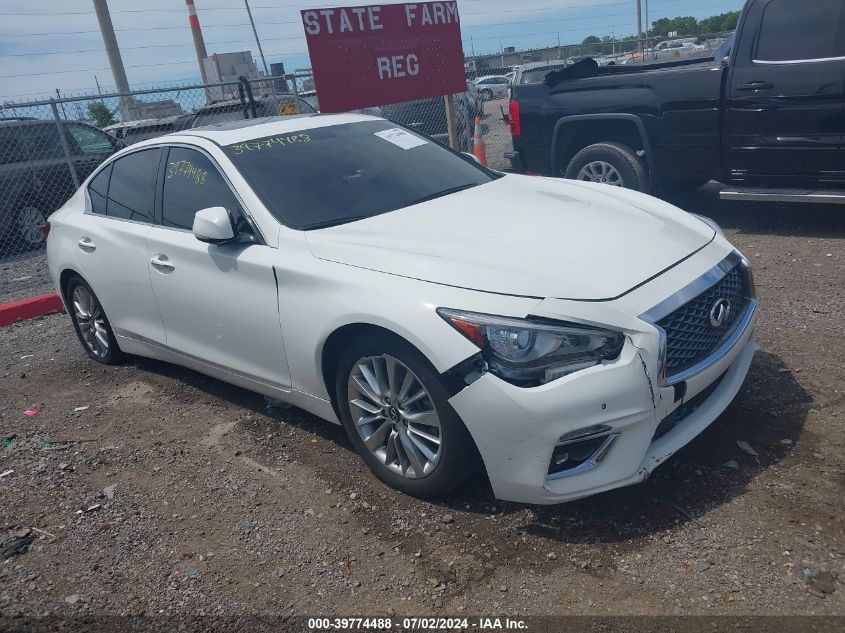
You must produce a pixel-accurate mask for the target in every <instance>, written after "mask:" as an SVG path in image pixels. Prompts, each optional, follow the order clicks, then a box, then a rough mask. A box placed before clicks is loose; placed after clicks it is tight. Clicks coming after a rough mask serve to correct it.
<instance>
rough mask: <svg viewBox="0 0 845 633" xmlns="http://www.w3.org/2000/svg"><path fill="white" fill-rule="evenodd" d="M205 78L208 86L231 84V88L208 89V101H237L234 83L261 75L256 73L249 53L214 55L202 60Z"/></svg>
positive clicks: (253, 61) (256, 68) (255, 67)
mask: <svg viewBox="0 0 845 633" xmlns="http://www.w3.org/2000/svg"><path fill="white" fill-rule="evenodd" d="M202 64H203V68H204V69H205V76H206V78H207V80H208V83H210V84H217V83H227V82H228V83H232V84H233V85H231V86H216V87H213V88H208V95H209V99H212V100H214V101H223V100H224V99H237V98H238V88H237V86H236V85H234V84H235V83H237V81H238V77H246V78H247V79H260V78H261V77H262V76H263V75H262V74H261V73H260V72H259V71H258V67H257V66H256V65H255V60H253V59H252V52H251V51H239V52H236V53H214V54H213V55H209V56H208V57H206V58H205V59H203V60H202Z"/></svg>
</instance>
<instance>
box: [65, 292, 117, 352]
mask: <svg viewBox="0 0 845 633" xmlns="http://www.w3.org/2000/svg"><path fill="white" fill-rule="evenodd" d="M65 297H66V298H67V303H68V311H69V312H70V318H71V320H72V321H73V329H74V330H76V335H77V336H78V337H79V342H80V343H82V347H83V349H84V350H85V353H86V354H88V356H89V357H91V358H92V359H93V360H95V361H97V362H98V363H103V364H104V365H116V364H117V363H119V362H120V361H121V360H122V359H123V352H121V351H120V347H118V345H117V339H116V338H115V336H114V332H113V331H112V328H111V324H110V323H109V319H108V317H107V316H106V313H105V311H104V310H103V306H101V305H100V300H99V299H97V295H95V294H94V291H93V290H92V289H91V286H89V285H88V284H87V283H85V281H84V280H83V279H82V278H81V277H77V276H75V277H71V279H70V281H68V284H67V290H66V291H65Z"/></svg>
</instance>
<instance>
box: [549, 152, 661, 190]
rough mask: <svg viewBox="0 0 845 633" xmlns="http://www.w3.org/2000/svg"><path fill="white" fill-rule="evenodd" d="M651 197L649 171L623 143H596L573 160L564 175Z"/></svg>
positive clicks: (572, 178) (576, 155)
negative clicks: (622, 188)
mask: <svg viewBox="0 0 845 633" xmlns="http://www.w3.org/2000/svg"><path fill="white" fill-rule="evenodd" d="M563 177H564V178H569V179H571V180H583V181H587V182H597V183H601V184H605V185H611V186H616V187H624V188H625V189H633V190H634V191H642V192H643V193H648V190H649V179H648V170H647V169H646V166H645V165H644V164H643V161H642V160H641V159H640V158H639V157H638V156H637V154H636V152H634V150H632V149H631V148H630V147H628V146H626V145H622V144H621V143H596V144H595V145H590V146H588V147H585V148H584V149H582V150H581V151H580V152H578V153H577V154H575V156H573V157H572V160H571V161H569V165H567V167H566V170H565V172H564V175H563Z"/></svg>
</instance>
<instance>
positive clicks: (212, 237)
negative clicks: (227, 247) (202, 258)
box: [193, 207, 235, 244]
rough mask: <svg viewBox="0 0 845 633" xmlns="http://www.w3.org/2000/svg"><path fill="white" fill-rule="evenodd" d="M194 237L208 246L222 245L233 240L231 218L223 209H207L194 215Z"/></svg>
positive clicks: (233, 232) (233, 230)
mask: <svg viewBox="0 0 845 633" xmlns="http://www.w3.org/2000/svg"><path fill="white" fill-rule="evenodd" d="M193 231H194V237H195V238H197V239H198V240H199V241H200V242H206V243H208V244H222V243H224V242H228V241H229V240H233V239H235V229H234V228H233V227H232V218H231V216H230V215H229V212H228V211H226V209H225V208H224V207H208V208H207V209H202V210H201V211H197V213H196V215H194V228H193Z"/></svg>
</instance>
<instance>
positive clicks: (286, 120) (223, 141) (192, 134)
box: [133, 114, 384, 147]
mask: <svg viewBox="0 0 845 633" xmlns="http://www.w3.org/2000/svg"><path fill="white" fill-rule="evenodd" d="M383 120H384V119H381V118H380V117H374V116H369V115H366V114H291V115H288V116H273V117H259V118H256V119H239V120H237V121H227V122H225V123H216V124H214V125H205V126H202V127H197V128H193V129H191V130H182V131H180V132H172V133H170V134H166V135H165V136H159V137H157V138H154V139H149V142H147V141H142V142H141V143H138V144H136V145H133V147H138V146H141V145H143V144H150V145H155V144H156V143H160V142H162V140H164V141H174V142H175V141H178V140H179V139H186V137H187V139H190V140H194V139H196V138H204V139H207V140H209V141H212V142H214V143H216V144H218V145H231V144H233V143H243V142H244V141H249V140H252V139H254V138H264V137H266V136H273V135H275V134H295V133H296V132H301V131H303V130H310V129H314V128H320V127H329V126H331V125H343V124H345V123H360V122H364V121H383Z"/></svg>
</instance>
